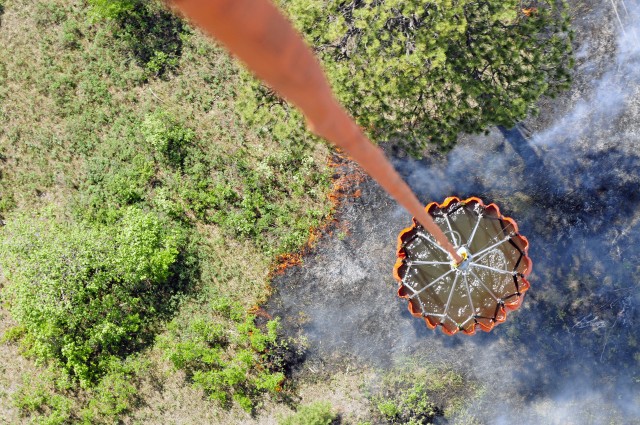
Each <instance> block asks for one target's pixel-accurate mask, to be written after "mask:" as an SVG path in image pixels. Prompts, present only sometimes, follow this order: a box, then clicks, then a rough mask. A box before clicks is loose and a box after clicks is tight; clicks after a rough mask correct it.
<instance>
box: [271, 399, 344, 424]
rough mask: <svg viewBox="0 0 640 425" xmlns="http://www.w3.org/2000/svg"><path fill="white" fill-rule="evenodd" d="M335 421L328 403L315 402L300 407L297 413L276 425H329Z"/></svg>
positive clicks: (334, 415)
mask: <svg viewBox="0 0 640 425" xmlns="http://www.w3.org/2000/svg"><path fill="white" fill-rule="evenodd" d="M335 419H336V414H335V413H333V412H332V409H331V404H330V403H328V402H321V401H319V402H315V403H311V404H307V405H305V406H300V408H298V411H297V412H296V413H294V414H292V415H290V416H288V417H286V418H284V419H281V420H279V421H278V425H329V424H331V422H333V421H334V420H335Z"/></svg>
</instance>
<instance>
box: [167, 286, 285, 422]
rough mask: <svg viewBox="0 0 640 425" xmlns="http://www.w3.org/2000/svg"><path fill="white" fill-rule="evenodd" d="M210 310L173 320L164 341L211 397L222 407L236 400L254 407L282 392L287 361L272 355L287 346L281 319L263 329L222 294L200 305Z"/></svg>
mask: <svg viewBox="0 0 640 425" xmlns="http://www.w3.org/2000/svg"><path fill="white" fill-rule="evenodd" d="M203 307H204V308H203ZM207 310H209V311H210V312H212V313H213V315H206V314H203V313H195V312H194V315H193V316H190V317H189V319H188V320H187V321H185V320H184V319H175V320H174V321H172V322H171V323H170V324H169V333H168V334H167V335H165V336H164V337H163V338H162V339H161V343H160V344H161V346H162V347H163V349H164V351H165V353H166V356H167V358H168V359H169V360H170V361H171V362H172V363H173V365H174V366H175V367H176V369H180V370H184V371H185V372H186V374H187V377H188V379H189V380H190V381H191V382H192V384H193V385H194V386H195V387H197V388H201V389H202V390H203V391H204V392H205V393H206V394H207V396H208V397H209V398H210V399H212V400H216V401H218V402H220V403H221V404H222V405H223V406H229V405H230V404H231V403H232V402H233V401H235V402H236V403H238V405H240V407H242V408H243V409H245V410H247V411H251V410H253V409H254V408H255V406H256V403H257V402H258V400H259V399H260V397H261V396H262V395H263V394H265V393H268V394H276V393H278V392H279V391H280V385H281V384H282V381H283V380H284V373H283V372H284V368H285V365H284V364H283V359H282V357H278V355H275V356H274V353H275V352H277V351H279V352H280V353H282V352H284V351H286V350H287V348H288V347H287V346H286V344H287V343H286V342H285V341H283V340H281V339H280V338H279V337H278V322H277V321H270V322H268V323H267V324H266V327H265V329H261V328H259V327H257V326H256V325H255V317H254V316H253V315H251V314H247V313H246V312H245V310H244V309H243V307H242V306H241V305H240V304H239V303H237V302H233V301H230V300H229V299H227V298H224V297H222V298H218V299H216V300H215V301H214V302H212V303H211V304H209V305H207V306H201V307H200V308H199V309H198V311H207Z"/></svg>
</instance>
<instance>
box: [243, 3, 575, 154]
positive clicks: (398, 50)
mask: <svg viewBox="0 0 640 425" xmlns="http://www.w3.org/2000/svg"><path fill="white" fill-rule="evenodd" d="M279 3H280V6H281V7H282V8H283V10H284V11H285V12H286V13H288V14H289V16H290V18H291V20H292V21H293V23H294V25H296V27H297V28H298V29H299V30H300V31H301V32H302V33H303V34H304V36H305V37H306V39H307V41H308V42H309V43H310V44H311V45H312V46H313V47H314V49H315V51H316V53H317V54H318V56H319V57H320V59H321V61H322V62H323V65H324V66H325V69H326V71H327V74H328V76H329V79H330V80H331V83H332V85H333V87H334V89H335V90H336V93H337V95H338V97H339V98H340V100H341V101H342V102H343V103H344V105H345V106H346V107H347V108H348V109H349V110H350V112H351V113H352V114H354V116H355V117H356V119H357V120H358V122H359V124H360V125H361V126H362V127H363V128H364V129H365V130H367V131H368V132H369V134H370V136H371V137H372V138H373V139H374V140H395V141H398V142H400V143H401V144H403V145H404V146H405V148H407V149H408V150H409V151H410V152H412V153H414V154H419V153H420V152H421V151H422V150H423V149H424V148H425V147H426V146H427V145H428V144H431V145H435V146H437V147H438V148H440V149H441V150H447V149H450V148H451V147H452V146H453V145H454V144H455V141H456V139H457V137H458V134H459V133H460V132H466V133H477V132H481V131H483V130H485V129H486V128H487V127H488V126H490V125H502V126H506V127H511V126H512V125H513V124H515V122H517V121H518V120H521V119H523V118H524V117H525V116H526V115H527V114H528V113H531V112H535V104H536V101H537V100H538V99H539V98H540V96H542V95H548V96H553V95H555V94H556V93H558V92H559V91H560V90H562V89H564V88H566V87H567V86H568V85H569V82H570V74H569V70H570V68H571V66H572V58H571V39H572V36H571V32H570V30H569V18H568V13H567V12H568V11H567V5H566V3H565V2H564V1H563V0H540V1H536V0H531V1H525V2H523V1H521V0H473V1H471V0H279ZM252 87H253V89H252V93H251V94H252V96H256V94H260V93H262V99H261V100H260V101H258V102H257V103H254V105H261V104H262V105H264V104H265V103H266V104H268V105H270V108H271V112H273V106H274V99H273V96H269V92H268V90H266V89H265V88H264V87H262V88H260V87H259V86H258V85H257V84H256V85H253V86H252ZM276 103H277V102H276ZM278 104H279V105H282V104H281V103H278ZM283 107H285V108H286V106H283Z"/></svg>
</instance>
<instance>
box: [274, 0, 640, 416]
mask: <svg viewBox="0 0 640 425" xmlns="http://www.w3.org/2000/svg"><path fill="white" fill-rule="evenodd" d="M573 10H574V14H575V16H574V27H575V30H576V40H577V41H576V59H577V64H576V69H575V76H574V80H575V81H574V84H573V86H572V88H571V90H569V91H568V92H566V93H565V94H563V95H562V96H561V97H560V98H558V99H553V100H552V99H545V100H543V101H542V102H541V105H540V107H541V113H540V115H539V116H538V117H535V118H531V119H529V120H527V121H526V122H525V123H523V124H522V125H520V126H518V127H517V128H515V129H512V130H507V129H492V130H491V132H490V134H489V135H487V136H473V137H464V138H463V139H462V140H461V142H460V144H459V145H458V146H457V147H456V148H455V149H454V150H453V151H452V152H450V153H449V154H448V155H447V156H446V157H436V156H429V157H427V158H425V159H423V160H420V161H416V160H412V159H409V158H406V157H402V156H401V155H396V156H395V157H394V163H395V166H396V168H397V169H398V170H399V171H400V172H401V173H402V174H403V176H404V177H405V179H406V180H407V181H408V182H409V184H410V185H411V186H412V188H413V189H414V190H415V191H416V192H417V193H418V195H419V197H420V199H421V200H422V201H424V202H425V203H427V202H430V201H432V200H436V201H442V200H443V199H444V198H445V197H447V196H451V195H456V196H459V197H463V198H464V197H467V196H479V197H481V198H483V199H484V200H485V201H490V202H496V203H498V204H499V205H500V207H501V209H502V212H503V213H504V214H505V215H508V216H512V217H514V218H515V219H516V220H517V221H518V223H519V225H520V231H521V233H522V234H524V235H526V236H527V237H528V238H529V241H530V243H531V248H530V251H529V254H530V256H531V258H532V259H533V263H534V268H533V269H534V272H533V274H532V275H531V277H530V281H531V285H532V287H531V290H530V291H529V293H528V294H527V297H526V299H525V302H524V304H523V306H522V307H521V309H520V310H518V311H516V312H513V313H509V317H508V320H507V322H506V323H504V324H501V325H499V326H498V327H496V328H495V329H494V330H493V331H492V332H491V333H489V334H484V333H479V334H476V335H474V336H471V337H469V336H464V335H456V336H454V337H448V336H445V335H443V334H442V333H441V332H440V331H439V330H436V331H429V330H427V329H426V327H425V325H424V323H423V322H422V321H420V320H418V319H414V318H412V317H411V316H410V314H409V313H408V311H407V306H406V301H405V300H401V299H398V298H397V297H396V283H395V281H394V279H393V277H392V275H391V270H392V267H393V264H394V261H395V248H396V237H397V235H398V233H399V231H400V230H402V229H403V228H405V227H407V226H408V225H409V224H410V217H408V216H407V214H406V212H405V211H404V210H402V209H401V208H399V207H398V206H397V205H396V204H395V203H394V202H393V201H392V200H390V199H389V198H388V197H387V196H386V195H385V194H384V193H383V191H382V190H381V189H380V188H379V187H378V186H377V185H375V184H374V183H372V182H371V181H366V182H364V183H363V184H362V185H361V187H360V189H361V191H362V195H361V197H359V198H357V199H355V200H353V201H352V202H351V203H347V204H345V205H344V206H343V207H342V208H341V210H340V211H339V218H340V220H342V222H343V223H348V225H349V229H350V232H349V234H348V235H347V236H346V237H343V236H344V235H342V234H338V233H335V234H333V235H327V236H326V237H325V238H323V239H322V240H321V241H320V243H319V244H318V246H317V248H316V249H315V250H314V252H313V253H312V254H310V255H309V256H307V257H306V258H305V261H304V264H303V265H301V266H299V267H295V268H292V269H290V270H289V271H288V272H287V273H286V274H285V275H284V276H282V277H281V278H278V279H277V280H276V281H275V282H274V288H275V295H274V297H273V298H272V300H271V301H270V304H269V307H268V309H269V310H270V311H272V312H273V313H274V314H275V315H278V316H281V317H282V319H283V321H284V322H285V324H286V325H285V327H287V328H290V329H296V330H297V331H298V332H299V333H301V334H303V335H306V336H307V337H308V339H309V344H310V348H309V358H310V359H311V361H314V359H315V360H316V361H319V362H324V363H326V362H331V360H332V359H334V358H342V359H345V358H346V359H348V361H350V362H352V363H353V364H356V365H357V364H367V365H372V366H375V367H380V368H383V369H389V368H391V367H392V366H398V365H400V366H401V365H402V364H403V362H405V361H406V359H408V358H413V359H416V358H418V359H422V360H424V361H425V362H428V363H437V364H447V365H451V366H453V367H455V368H457V369H460V370H464V371H466V372H467V373H468V374H469V376H470V379H473V380H477V381H478V382H481V383H482V384H483V386H484V388H485V391H484V392H483V393H482V395H480V396H478V397H477V398H476V399H474V400H473V401H472V402H471V403H470V405H469V406H468V407H467V411H466V413H465V415H466V416H467V417H468V415H471V416H473V417H475V418H477V419H478V420H479V421H481V422H483V423H563V424H565V423H576V424H586V423H595V424H598V423H611V422H613V423H625V424H627V423H640V419H639V418H640V408H639V407H638V406H640V332H638V326H639V325H640V284H639V283H638V279H639V277H640V273H639V272H640V253H639V252H638V248H637V247H639V246H640V151H639V149H638V146H640V42H639V41H638V37H640V2H638V1H630V0H625V3H623V2H622V1H621V0H614V1H613V2H609V1H603V2H595V1H587V2H580V3H579V4H578V3H577V2H574V4H573ZM618 17H619V19H618ZM392 153H393V152H392ZM460 420H462V419H460Z"/></svg>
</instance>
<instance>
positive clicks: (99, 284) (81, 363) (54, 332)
mask: <svg viewBox="0 0 640 425" xmlns="http://www.w3.org/2000/svg"><path fill="white" fill-rule="evenodd" d="M183 239H184V238H183V236H182V235H181V234H180V233H178V232H177V231H176V230H172V229H171V228H168V227H167V226H166V224H165V223H163V222H162V221H161V220H160V219H159V218H158V217H157V216H155V215H154V214H151V213H144V212H142V211H141V210H139V209H136V208H128V209H126V210H125V211H124V213H123V215H122V217H121V218H120V220H119V221H117V222H116V223H114V224H112V225H87V224H83V223H68V222H64V221H62V220H61V219H59V218H56V217H55V216H54V215H53V214H52V213H51V212H49V213H44V214H41V215H38V216H29V215H22V216H19V217H12V218H11V219H9V220H8V221H7V225H6V226H5V227H3V228H2V235H0V264H1V266H2V268H3V271H4V272H5V274H6V276H7V278H8V280H9V282H10V283H9V285H8V286H7V287H6V288H4V289H3V297H4V298H5V299H6V300H7V301H8V303H9V308H10V311H11V314H12V315H13V317H14V318H15V319H16V321H17V322H18V323H19V324H20V325H21V326H22V327H23V328H24V330H25V335H24V338H23V342H24V344H25V346H26V347H27V349H28V353H30V354H33V355H34V356H36V357H37V358H38V359H40V360H55V361H59V362H60V363H61V365H62V367H63V368H64V369H65V370H66V371H68V373H70V374H71V375H72V376H74V377H77V378H78V379H79V380H80V382H81V383H82V384H83V385H84V386H89V385H91V384H93V383H95V382H96V381H97V379H98V378H99V377H101V376H102V375H104V373H106V371H108V370H109V368H110V367H111V366H110V365H112V363H113V361H115V359H118V358H123V357H126V356H127V355H128V354H130V353H131V352H132V351H133V350H135V349H136V347H139V346H140V345H141V344H143V343H144V342H145V339H146V338H148V337H149V336H151V333H150V332H151V331H152V329H151V325H152V324H153V322H154V320H155V319H156V316H157V314H158V311H159V310H161V309H162V307H163V305H164V304H166V303H168V302H169V298H170V296H171V294H172V293H173V292H174V291H173V288H172V287H171V285H172V281H171V278H172V276H173V275H174V274H175V269H174V266H175V265H176V261H177V259H178V254H179V249H180V248H181V246H182V245H183V243H184V241H183Z"/></svg>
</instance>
